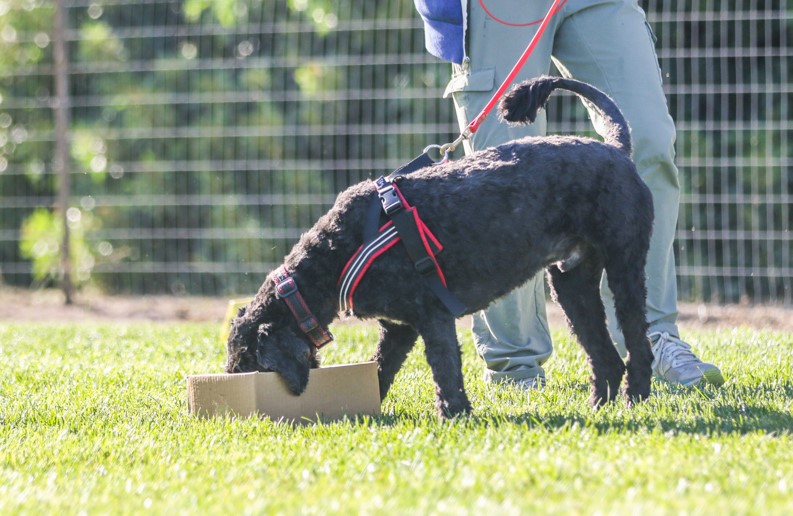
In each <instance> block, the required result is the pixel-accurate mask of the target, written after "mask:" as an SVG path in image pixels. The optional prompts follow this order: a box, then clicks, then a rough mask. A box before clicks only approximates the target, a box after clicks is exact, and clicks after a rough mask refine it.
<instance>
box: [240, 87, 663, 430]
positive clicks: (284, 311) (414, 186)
mask: <svg viewBox="0 0 793 516" xmlns="http://www.w3.org/2000/svg"><path fill="white" fill-rule="evenodd" d="M557 88H561V89H566V90H570V91H572V92H575V93H576V94H578V95H579V96H581V97H583V98H584V99H585V100H586V101H588V102H589V103H590V104H591V105H594V106H595V107H596V108H597V110H598V111H599V112H600V115H601V117H600V118H601V122H602V123H601V124H599V126H598V132H599V133H600V134H601V135H602V136H603V138H604V140H605V143H601V142H599V141H596V140H593V139H590V138H580V137H572V136H547V137H535V138H525V139H520V140H516V141H512V142H509V143H506V144H504V145H499V146H498V147H494V148H488V149H485V150H483V151H479V152H476V153H474V154H472V155H470V156H467V157H464V158H462V159H459V160H456V161H451V162H446V163H442V164H436V165H432V166H427V167H425V168H422V169H420V170H418V171H416V172H413V173H411V174H409V175H405V176H403V177H401V178H399V179H398V181H397V184H398V187H399V189H400V190H401V192H402V194H403V195H404V197H405V198H406V199H407V200H408V202H409V203H410V204H411V205H413V206H415V207H416V208H417V210H418V211H419V212H420V214H421V218H422V220H423V221H424V222H425V223H426V226H427V227H428V228H429V229H430V231H431V232H432V233H433V234H434V235H435V236H436V237H437V239H438V240H439V241H440V243H441V244H442V246H443V251H442V252H441V253H440V254H439V255H438V258H437V259H438V264H439V265H440V267H441V269H442V272H443V274H444V275H445V279H446V282H447V285H448V288H449V290H450V291H451V292H452V293H453V294H454V295H455V296H456V297H457V298H458V299H459V300H460V301H461V302H462V303H463V304H464V305H465V307H466V310H465V312H466V313H472V312H475V311H478V310H482V309H484V308H485V307H487V306H488V305H489V304H490V303H491V302H492V301H494V300H495V299H497V298H499V297H501V296H503V295H505V294H507V293H508V292H510V291H511V290H512V289H514V288H515V287H517V286H519V285H521V284H522V283H524V282H525V281H527V280H528V279H529V278H531V277H532V276H533V275H534V274H536V273H537V272H538V271H539V270H541V269H542V268H547V273H548V276H549V280H550V283H551V285H552V291H553V296H554V299H555V300H556V301H557V302H558V303H559V304H560V305H561V306H562V308H563V309H564V311H565V314H566V317H567V320H568V323H569V325H570V328H571V329H572V331H573V332H574V333H575V335H576V336H577V338H578V340H579V342H580V343H581V345H582V346H583V348H584V350H585V351H586V354H587V357H588V360H589V363H590V365H591V368H592V376H591V377H590V386H591V396H590V403H591V404H592V405H593V406H598V405H601V404H603V403H605V402H606V401H610V400H612V399H614V398H615V397H616V396H617V393H618V391H619V387H620V385H621V383H622V379H623V376H624V375H625V371H626V369H627V381H626V385H625V387H624V395H625V396H626V398H627V400H628V402H629V403H631V402H632V401H634V400H641V399H644V398H646V397H648V396H649V394H650V378H651V363H652V352H651V349H650V344H649V342H648V340H647V337H646V332H647V322H646V315H645V297H646V287H645V276H644V266H645V260H646V255H647V251H648V246H649V239H650V232H651V227H652V219H653V208H652V198H651V194H650V191H649V190H648V188H647V187H646V186H645V184H644V183H643V182H642V180H641V179H640V178H639V176H638V175H637V173H636V169H635V167H634V164H633V162H632V161H631V159H630V157H629V155H630V145H631V143H630V136H629V129H628V125H627V123H626V121H625V119H624V118H623V116H622V114H621V113H620V111H619V109H618V108H617V106H616V105H615V104H614V102H613V101H612V100H611V99H609V98H608V97H607V96H606V95H605V94H603V93H602V92H600V91H599V90H597V89H595V88H593V87H592V86H590V85H587V84H585V83H581V82H578V81H574V80H570V79H563V78H553V77H542V78H539V79H535V80H532V81H528V82H526V83H523V84H521V85H519V86H517V87H516V88H515V89H513V90H512V91H511V92H510V93H509V94H508V95H507V96H506V97H505V98H504V100H503V101H502V103H501V116H502V118H504V119H505V120H507V121H509V122H518V123H520V122H524V123H525V122H531V121H534V118H535V116H536V113H537V110H538V109H539V108H540V107H541V106H542V105H543V104H544V103H545V102H546V100H547V98H548V97H549V95H550V94H551V92H552V91H553V90H554V89H557ZM375 195H376V192H375V188H374V186H373V182H372V181H364V182H363V183H360V184H357V185H354V186H352V187H350V188H349V189H347V190H345V191H344V192H342V193H341V194H339V196H338V199H337V200H336V203H335V205H334V206H333V207H332V208H331V210H330V211H329V212H328V213H327V214H325V215H324V216H322V217H321V218H320V219H319V221H318V222H317V223H316V225H315V226H314V227H313V228H311V229H310V230H309V231H308V232H307V233H305V234H304V235H303V236H302V237H301V239H300V241H299V242H298V243H297V244H296V245H295V246H294V248H293V249H292V251H291V252H290V253H289V255H288V256H287V257H286V259H285V261H284V264H283V266H282V267H283V270H285V271H286V273H287V274H288V277H287V279H286V280H285V281H286V285H287V287H284V284H281V285H280V287H279V288H281V290H284V289H285V288H288V289H291V287H294V286H297V287H298V288H299V291H298V292H299V296H302V297H298V298H296V297H294V296H293V297H292V298H291V299H292V304H291V305H290V304H289V303H287V302H285V300H284V299H283V298H284V297H286V295H287V294H289V292H283V291H282V292H280V294H279V293H277V292H276V286H277V285H276V279H277V278H276V277H275V275H270V276H268V278H267V279H266V280H265V282H264V284H263V285H262V286H261V288H260V290H259V292H258V293H257V294H256V297H255V299H254V300H253V301H252V302H251V303H250V304H249V305H248V306H247V307H245V308H243V309H241V310H240V313H239V315H238V317H237V318H236V319H235V320H234V321H233V323H232V330H231V335H230V336H229V340H228V362H227V371H228V372H245V371H276V372H278V373H279V374H280V375H281V377H282V378H283V379H284V380H285V381H286V384H287V385H288V387H289V389H290V390H291V391H292V392H293V393H295V394H300V393H301V392H303V390H304V389H305V387H306V384H307V382H308V374H309V369H310V368H312V367H317V366H318V359H317V346H318V345H319V344H321V341H322V340H323V338H322V337H323V336H327V334H326V333H325V330H324V328H326V327H327V325H328V324H329V323H330V322H331V321H333V320H334V319H335V318H336V316H337V315H338V312H339V305H338V304H337V301H338V299H339V286H338V284H337V283H338V280H339V276H340V274H341V273H342V271H343V269H344V267H345V264H346V263H347V261H348V259H350V257H351V256H352V255H353V254H354V253H355V252H356V250H357V249H358V248H359V246H361V244H362V242H363V233H364V226H365V225H366V214H367V211H368V210H369V206H370V204H371V203H372V200H373V198H375ZM604 270H605V271H606V273H607V278H608V285H609V287H610V289H611V290H612V292H613V293H614V299H615V303H616V313H617V318H618V320H619V324H620V327H621V329H622V331H623V333H624V335H625V343H626V347H627V350H628V358H627V361H626V363H623V361H622V359H621V358H620V356H619V354H618V352H617V351H616V349H615V347H614V345H613V344H612V340H611V338H610V335H609V332H608V330H607V327H606V323H605V319H606V316H605V312H604V307H603V303H602V301H601V298H600V291H599V283H600V280H601V276H602V274H603V271H604ZM288 278H291V279H288ZM280 280H281V281H284V276H283V273H282V276H281V278H280ZM292 281H294V284H293V283H291V282H292ZM296 299H297V301H299V302H298V303H295V300H296ZM354 301H355V305H354V312H355V315H356V316H357V317H360V318H376V319H377V320H378V321H379V323H380V342H379V344H378V348H377V351H376V353H375V355H374V359H375V360H376V361H377V362H378V365H379V381H380V395H381V397H385V396H386V394H387V393H388V390H389V388H390V387H391V384H392V382H393V380H394V376H395V375H396V373H397V372H398V371H399V369H400V367H401V366H402V364H403V362H404V360H405V358H406V356H407V354H408V352H409V351H410V350H411V349H412V347H413V345H414V343H415V342H416V339H417V338H418V336H421V337H422V338H423V339H424V343H425V350H426V358H427V362H428V363H429V365H430V368H431V369H432V374H433V378H434V381H435V391H436V392H435V394H436V407H437V409H438V412H439V413H440V415H441V416H445V417H450V416H454V415H456V414H460V413H466V412H469V411H470V410H471V405H470V403H469V401H468V397H467V395H466V393H465V389H464V386H463V375H462V370H461V355H460V349H459V345H458V342H457V337H456V334H455V316H454V315H452V314H451V313H450V311H449V310H447V308H446V307H445V306H444V305H443V304H442V303H441V302H440V301H439V298H438V297H437V296H436V295H435V294H434V293H433V292H432V291H431V290H430V289H429V288H428V287H427V283H426V282H425V281H424V280H423V279H422V277H421V276H420V274H419V273H418V272H417V271H416V268H415V267H414V265H413V263H412V262H411V260H410V259H409V258H408V256H407V253H406V250H405V248H404V247H403V246H402V245H401V243H400V244H399V245H395V246H393V247H392V248H390V249H388V251H387V252H385V253H384V254H383V255H382V256H380V257H379V258H377V259H376V260H375V261H374V262H373V263H372V264H371V267H370V268H369V270H368V272H366V274H365V275H364V276H363V278H362V280H361V281H360V283H359V284H358V288H357V291H356V293H355V299H354ZM295 305H297V306H295ZM293 310H296V311H297V312H299V313H298V314H297V318H300V319H309V321H308V322H309V323H310V322H311V321H310V319H311V314H313V316H314V317H315V318H316V321H315V323H318V324H315V326H316V327H315V328H313V329H311V330H309V329H307V327H306V325H305V324H302V325H301V323H299V322H298V321H297V319H296V316H295V314H294V313H293ZM305 322H306V321H304V323H305ZM309 326H310V324H309ZM306 331H311V332H314V334H313V335H310V334H307V333H305V332H306ZM318 335H319V337H320V338H319V342H317V338H316V337H317V336H318ZM626 366H627V367H626Z"/></svg>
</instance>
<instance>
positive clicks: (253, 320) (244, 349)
mask: <svg viewBox="0 0 793 516" xmlns="http://www.w3.org/2000/svg"><path fill="white" fill-rule="evenodd" d="M252 310H253V311H255V308H251V306H248V307H245V308H241V309H240V311H239V313H238V315H237V318H236V319H234V321H233V323H232V327H231V333H230V334H229V340H228V343H227V351H228V361H227V363H226V372H227V373H246V372H254V371H260V372H276V373H278V374H279V375H280V376H281V378H283V379H284V381H285V382H286V385H287V387H288V388H289V390H290V391H292V393H294V394H300V393H302V392H303V391H304V390H305V389H306V385H307V384H308V373H309V370H310V369H311V368H314V367H318V366H319V361H318V359H317V350H316V348H315V347H314V346H312V345H311V344H309V343H308V342H307V341H306V340H305V338H303V337H302V336H298V335H297V334H296V333H295V330H293V329H292V327H291V326H292V325H290V324H287V323H283V324H279V325H276V324H272V323H257V321H260V320H262V319H266V318H260V317H252V315H253V314H251V313H249V311H252Z"/></svg>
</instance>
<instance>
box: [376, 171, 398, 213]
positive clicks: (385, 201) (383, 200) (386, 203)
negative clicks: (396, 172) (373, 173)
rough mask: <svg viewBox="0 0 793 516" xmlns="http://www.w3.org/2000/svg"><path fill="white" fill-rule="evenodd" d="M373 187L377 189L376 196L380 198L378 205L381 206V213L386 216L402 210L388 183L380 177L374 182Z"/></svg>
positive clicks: (392, 187) (392, 186) (396, 195)
mask: <svg viewBox="0 0 793 516" xmlns="http://www.w3.org/2000/svg"><path fill="white" fill-rule="evenodd" d="M375 186H376V187H377V196H378V197H380V204H382V205H383V211H384V212H385V214H386V215H391V214H393V213H396V212H398V211H399V210H401V209H402V200H401V199H400V198H399V194H397V192H396V188H394V185H392V184H391V182H390V181H388V180H387V179H386V178H384V177H380V178H378V179H377V181H375Z"/></svg>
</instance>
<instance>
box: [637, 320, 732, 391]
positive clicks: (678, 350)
mask: <svg viewBox="0 0 793 516" xmlns="http://www.w3.org/2000/svg"><path fill="white" fill-rule="evenodd" d="M647 336H648V337H650V341H651V342H652V348H653V356H654V357H655V358H654V359H653V373H655V376H657V377H658V378H662V379H664V380H666V381H667V382H669V383H678V384H681V385H685V386H692V385H696V384H698V383H699V382H700V381H702V380H704V381H705V382H707V383H710V384H712V385H715V386H716V387H718V386H720V385H721V384H723V383H724V376H722V374H721V371H720V370H719V368H718V367H716V366H715V365H713V364H708V363H707V362H703V361H702V360H700V359H699V358H698V357H697V356H696V355H695V354H694V352H693V351H691V346H690V345H689V344H687V343H685V342H683V341H682V340H680V339H679V338H678V337H675V336H674V335H670V334H668V333H667V332H660V331H656V332H653V333H650V334H649V335H647Z"/></svg>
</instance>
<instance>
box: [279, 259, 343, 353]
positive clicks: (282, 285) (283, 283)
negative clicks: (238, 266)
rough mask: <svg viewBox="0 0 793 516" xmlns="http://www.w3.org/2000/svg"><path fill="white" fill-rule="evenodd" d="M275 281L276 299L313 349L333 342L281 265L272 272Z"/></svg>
mask: <svg viewBox="0 0 793 516" xmlns="http://www.w3.org/2000/svg"><path fill="white" fill-rule="evenodd" d="M273 278H274V279H275V292H276V295H277V296H278V299H280V300H282V301H283V302H284V303H286V306H287V307H289V311H290V312H292V315H293V316H294V318H295V320H296V321H297V325H298V327H299V328H300V331H302V332H303V334H304V335H305V336H306V337H308V339H309V340H310V341H311V343H312V344H314V347H316V348H317V349H319V348H321V347H322V346H324V345H325V344H328V343H330V342H333V334H331V333H330V332H329V331H328V330H326V329H325V328H323V327H322V325H321V324H319V321H318V320H317V318H316V317H314V314H313V313H311V310H310V309H309V308H308V305H307V304H306V300H305V299H303V296H302V295H300V291H299V290H298V289H297V282H296V281H295V278H293V277H292V276H290V275H289V273H288V272H287V270H286V267H284V266H283V265H281V266H280V267H278V268H277V269H275V270H274V271H273Z"/></svg>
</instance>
